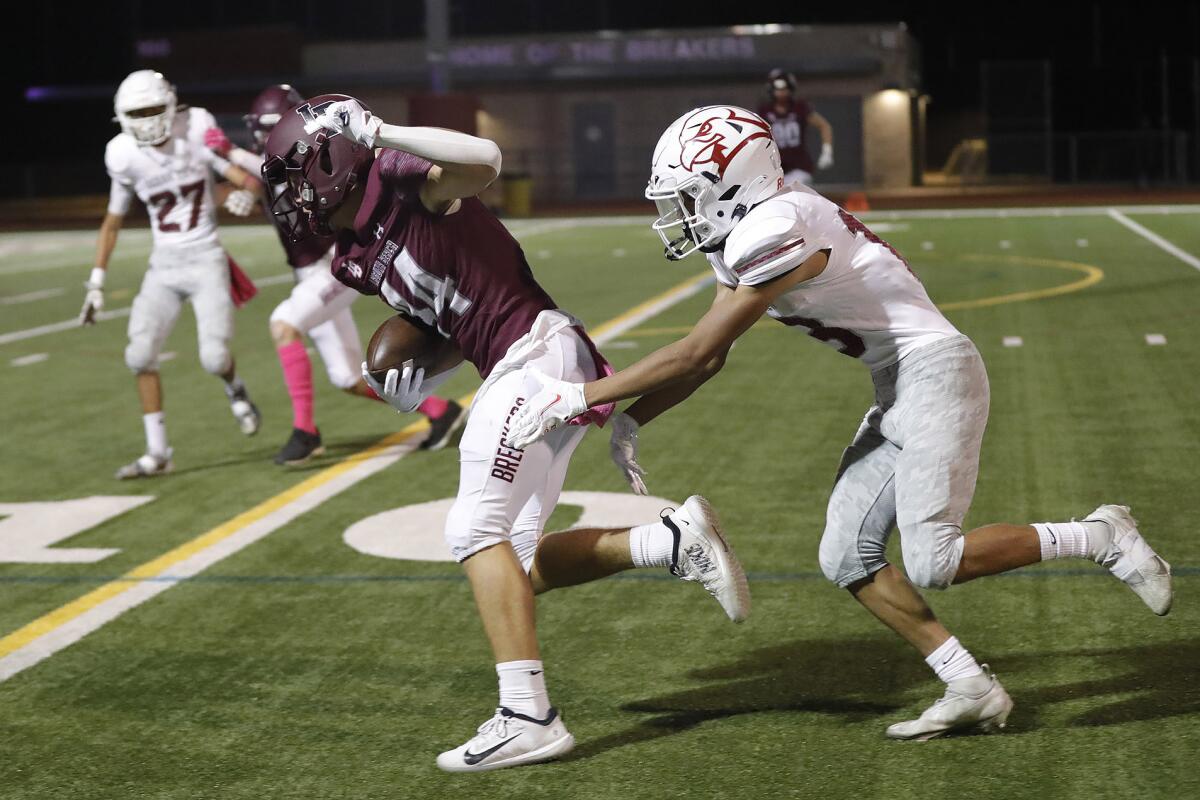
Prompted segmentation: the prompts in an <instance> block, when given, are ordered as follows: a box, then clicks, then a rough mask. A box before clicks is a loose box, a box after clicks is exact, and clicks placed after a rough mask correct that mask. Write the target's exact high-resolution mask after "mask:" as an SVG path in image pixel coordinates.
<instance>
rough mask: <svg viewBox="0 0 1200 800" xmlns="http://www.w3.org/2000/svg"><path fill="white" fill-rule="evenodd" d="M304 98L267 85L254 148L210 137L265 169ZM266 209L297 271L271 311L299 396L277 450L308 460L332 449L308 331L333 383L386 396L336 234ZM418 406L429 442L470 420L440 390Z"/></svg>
mask: <svg viewBox="0 0 1200 800" xmlns="http://www.w3.org/2000/svg"><path fill="white" fill-rule="evenodd" d="M302 102H304V98H303V97H301V96H300V93H299V92H297V91H296V90H295V89H294V88H292V87H291V86H288V85H287V84H278V85H275V86H268V87H267V88H266V89H264V90H263V91H262V92H260V93H259V95H258V97H256V98H255V99H254V103H253V104H252V105H251V107H250V113H249V114H246V115H245V117H244V119H245V121H246V126H247V128H249V130H250V137H251V148H252V149H253V152H247V151H245V150H242V149H241V148H239V147H234V146H233V145H232V143H231V142H230V141H229V139H228V138H226V137H225V135H224V133H222V132H221V131H220V129H217V128H214V129H211V130H210V131H209V132H208V137H207V143H208V145H209V147H211V148H212V149H213V150H214V151H216V152H217V153H218V154H219V155H222V156H225V157H226V158H227V159H229V160H230V161H231V162H233V163H234V164H237V165H238V166H240V167H242V168H243V169H246V170H250V171H252V172H253V173H254V174H258V173H259V171H260V170H261V169H262V161H263V157H262V148H263V145H264V144H265V143H266V141H267V137H268V136H269V135H270V133H271V129H272V128H274V127H275V123H276V122H278V121H279V119H280V118H281V116H282V115H283V114H284V112H286V111H287V110H288V109H290V108H293V107H294V106H297V105H300V103H302ZM277 191H278V190H277ZM231 199H232V198H231ZM226 206H227V207H228V206H230V201H226ZM231 210H232V209H231ZM264 210H266V212H267V216H268V217H269V218H271V219H272V221H276V222H278V223H279V224H277V225H276V232H277V233H278V234H279V241H280V244H282V245H283V250H284V253H286V254H287V263H288V266H290V267H291V268H292V269H293V270H294V274H295V279H296V284H295V287H294V288H293V289H292V292H291V294H289V295H288V297H287V299H285V300H284V301H283V302H282V303H280V304H279V305H278V306H276V307H275V310H274V311H272V312H271V338H272V339H274V341H275V348H276V351H277V352H278V354H279V363H280V366H281V367H282V368H283V380H284V384H285V385H286V386H287V390H288V396H289V397H290V398H291V401H292V433H291V436H290V437H289V438H288V440H287V442H286V443H285V444H284V445H283V448H282V449H281V450H280V451H279V453H278V454H277V455H276V456H275V463H277V464H302V463H304V462H306V461H308V460H309V459H310V458H312V457H313V456H316V455H320V454H321V453H323V452H324V451H325V448H324V446H323V445H322V442H321V432H320V430H319V429H318V428H317V424H316V417H315V413H314V409H313V384H312V363H311V362H310V361H309V359H308V351H307V349H306V348H305V346H304V335H305V334H307V335H308V337H309V338H310V339H311V340H312V342H313V344H314V345H315V346H316V349H317V352H318V353H320V354H321V360H322V361H324V362H325V371H326V372H327V373H328V375H329V382H330V383H332V384H333V385H334V386H336V387H337V388H339V389H341V390H342V391H344V392H346V393H347V394H351V395H357V396H359V397H368V398H373V399H380V398H379V396H378V395H377V394H375V392H374V391H372V390H371V388H370V387H369V386H368V385H367V383H366V381H364V380H363V378H362V376H361V375H360V370H359V364H360V363H361V362H362V342H361V341H360V340H359V336H358V328H357V326H356V325H355V324H354V317H353V316H352V315H351V312H350V304H351V303H353V302H354V300H355V299H356V298H357V297H358V294H357V293H355V292H353V291H351V290H350V289H349V288H347V287H346V286H344V285H343V284H341V283H339V282H338V281H337V280H336V279H335V278H334V277H333V274H332V273H331V272H330V262H331V260H332V258H333V252H332V251H333V244H334V237H333V236H332V235H329V236H308V237H305V238H303V239H296V238H294V237H292V236H290V235H289V234H288V231H290V230H291V229H292V228H294V227H295V225H294V223H295V221H296V220H295V217H297V216H298V215H299V213H300V212H299V211H296V210H295V209H291V210H287V209H282V208H280V209H276V210H277V211H279V212H280V215H279V216H278V217H275V216H272V214H271V211H270V209H269V208H267V207H266V206H264ZM235 213H236V212H235ZM247 213H248V211H247ZM243 216H244V215H243ZM416 410H417V411H419V412H420V413H422V414H424V415H425V416H426V417H427V418H428V419H429V425H430V431H429V436H428V437H426V439H425V441H424V442H422V444H421V447H422V448H424V449H430V450H438V449H441V448H442V447H444V446H445V445H446V443H447V442H448V441H449V440H450V438H451V436H452V435H453V434H454V432H455V431H456V430H457V429H458V427H459V426H460V425H462V423H463V421H464V420H465V410H464V409H463V407H462V406H460V405H459V404H458V403H456V402H454V401H453V400H446V399H443V398H441V397H436V396H433V397H428V398H426V399H425V400H424V402H422V403H421V404H420V406H418V407H417V409H416Z"/></svg>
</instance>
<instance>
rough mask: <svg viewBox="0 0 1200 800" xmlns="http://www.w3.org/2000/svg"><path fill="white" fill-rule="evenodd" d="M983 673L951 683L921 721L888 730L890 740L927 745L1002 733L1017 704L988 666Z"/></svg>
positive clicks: (899, 725) (902, 723) (901, 723)
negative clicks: (961, 735) (957, 735)
mask: <svg viewBox="0 0 1200 800" xmlns="http://www.w3.org/2000/svg"><path fill="white" fill-rule="evenodd" d="M983 673H984V674H983V675H975V676H973V677H970V678H961V679H959V680H956V681H950V683H949V684H947V685H946V693H945V694H944V695H942V697H941V698H940V699H938V700H937V701H936V702H934V704H933V705H931V706H930V707H929V708H927V709H925V711H924V713H922V714H921V716H920V717H918V718H917V719H910V720H908V721H907V722H897V723H896V724H895V725H890V726H888V729H887V735H888V738H889V739H904V740H907V741H916V742H924V741H928V740H929V739H935V738H937V737H938V736H943V735H945V734H947V733H952V732H965V731H969V730H976V731H980V732H982V733H995V732H998V731H1000V730H1002V729H1003V728H1004V726H1005V725H1007V724H1008V715H1009V713H1011V712H1012V708H1013V701H1012V698H1011V697H1009V696H1008V692H1006V691H1004V687H1003V686H1001V685H1000V681H998V680H996V676H995V675H994V674H993V673H992V671H991V670H990V669H988V665H987V664H984V665H983Z"/></svg>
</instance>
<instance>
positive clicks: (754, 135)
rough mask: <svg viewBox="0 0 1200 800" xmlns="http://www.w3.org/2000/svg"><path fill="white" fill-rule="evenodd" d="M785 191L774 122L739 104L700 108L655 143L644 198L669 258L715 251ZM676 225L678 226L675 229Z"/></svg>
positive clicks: (684, 117) (685, 116)
mask: <svg viewBox="0 0 1200 800" xmlns="http://www.w3.org/2000/svg"><path fill="white" fill-rule="evenodd" d="M782 188H783V169H782V168H781V167H780V164H779V148H778V147H776V146H775V140H774V139H773V138H772V137H771V126H770V125H769V124H768V123H767V122H766V121H765V120H764V119H763V118H762V117H760V116H758V115H757V114H755V113H754V112H752V111H747V110H746V109H744V108H738V107H737V106H705V107H703V108H695V109H692V110H691V111H689V112H688V113H686V114H684V115H683V116H682V117H680V118H679V119H677V120H675V121H674V122H673V123H671V127H669V128H667V130H666V132H665V133H663V135H662V138H660V139H659V140H658V144H657V145H655V147H654V159H653V160H652V161H651V163H650V183H649V185H648V186H647V187H646V199H648V200H653V201H654V202H655V204H656V205H657V206H658V214H659V217H658V219H656V220H655V221H654V224H653V225H652V226H651V227H652V228H654V230H656V231H658V235H659V236H661V237H662V240H663V244H665V245H666V252H665V255H666V256H667V258H669V259H671V260H672V261H675V260H678V259H681V258H683V257H684V256H687V255H690V254H691V253H693V252H695V251H696V250H704V251H712V250H715V249H717V247H718V246H719V245H720V243H721V242H723V241H724V240H725V237H726V236H728V235H729V232H730V231H731V230H733V226H734V225H736V224H737V222H738V220H740V219H741V218H742V217H743V216H745V215H746V212H747V211H749V210H750V209H751V208H753V207H754V206H755V204H757V203H760V202H762V201H763V200H766V199H767V198H768V197H771V196H772V195H774V194H776V193H777V192H778V191H779V190H780V189H782ZM675 228H678V229H679V230H678V231H675V230H673V229H675Z"/></svg>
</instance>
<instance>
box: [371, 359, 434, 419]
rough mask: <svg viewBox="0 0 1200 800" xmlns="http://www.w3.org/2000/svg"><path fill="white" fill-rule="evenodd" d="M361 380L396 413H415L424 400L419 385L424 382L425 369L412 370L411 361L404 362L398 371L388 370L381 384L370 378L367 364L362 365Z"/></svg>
mask: <svg viewBox="0 0 1200 800" xmlns="http://www.w3.org/2000/svg"><path fill="white" fill-rule="evenodd" d="M362 376H363V380H365V381H366V382H367V385H368V386H370V387H371V389H373V390H374V392H375V394H377V395H379V396H380V397H382V398H383V401H384V402H385V403H387V404H388V405H389V406H391V407H392V408H394V409H396V410H397V411H403V412H405V413H407V412H409V411H415V410H416V409H417V406H419V405H421V402H422V401H424V400H425V395H424V394H422V393H421V384H422V383H423V382H424V380H425V368H424V367H419V368H416V369H414V368H413V362H412V359H409V360H408V361H405V362H404V363H403V364H402V365H401V366H400V369H389V370H388V371H387V375H385V376H384V378H383V383H380V382H379V381H377V380H375V379H374V378H372V377H371V373H370V372H368V371H367V362H365V361H364V362H363V365H362Z"/></svg>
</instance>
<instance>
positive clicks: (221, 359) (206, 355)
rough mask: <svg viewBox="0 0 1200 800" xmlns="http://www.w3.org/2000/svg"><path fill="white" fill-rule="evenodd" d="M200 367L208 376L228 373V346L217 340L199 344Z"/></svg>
mask: <svg viewBox="0 0 1200 800" xmlns="http://www.w3.org/2000/svg"><path fill="white" fill-rule="evenodd" d="M200 366H201V367H203V368H204V371H205V372H207V373H209V374H210V375H224V374H225V373H226V372H228V371H229V345H227V344H226V343H225V342H224V341H219V340H206V341H203V342H201V343H200Z"/></svg>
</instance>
